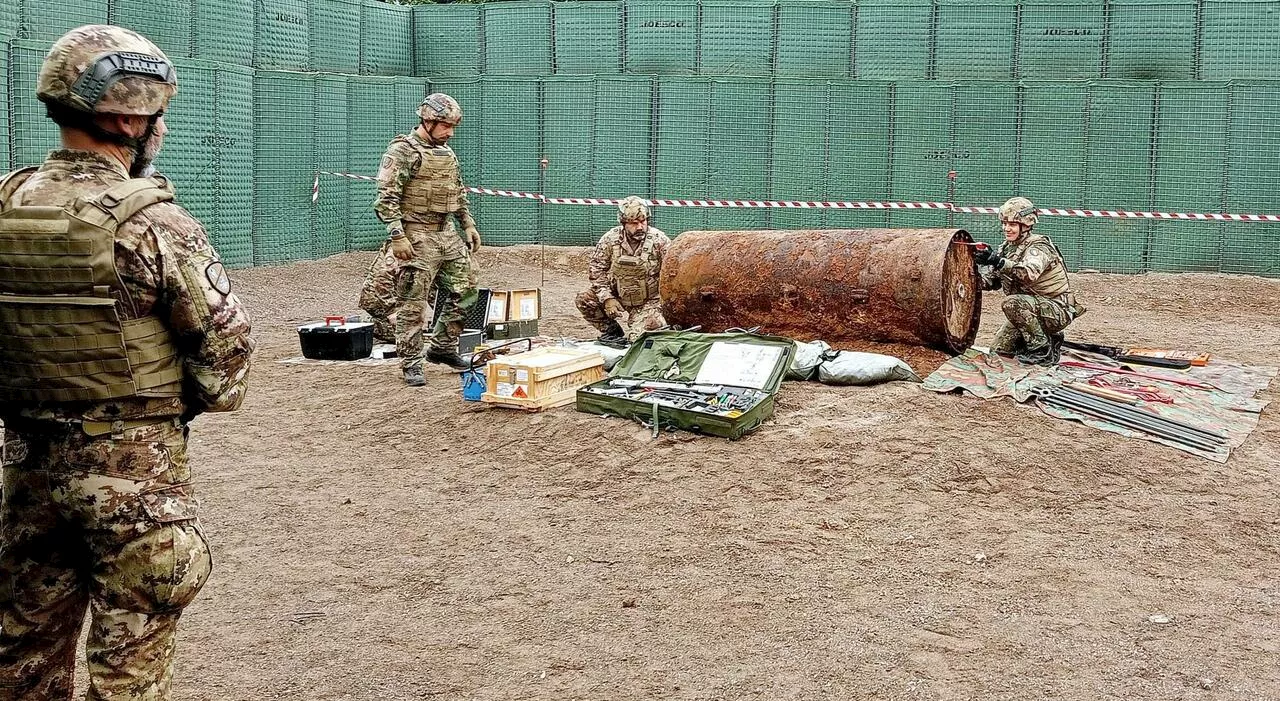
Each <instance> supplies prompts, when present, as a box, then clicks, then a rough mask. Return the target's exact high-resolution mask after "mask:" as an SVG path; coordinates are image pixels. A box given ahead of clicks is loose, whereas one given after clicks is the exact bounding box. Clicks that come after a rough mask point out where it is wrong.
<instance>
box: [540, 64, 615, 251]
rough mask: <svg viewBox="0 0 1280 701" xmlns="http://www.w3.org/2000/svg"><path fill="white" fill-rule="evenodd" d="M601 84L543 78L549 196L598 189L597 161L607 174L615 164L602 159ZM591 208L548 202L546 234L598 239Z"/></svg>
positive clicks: (555, 238)
mask: <svg viewBox="0 0 1280 701" xmlns="http://www.w3.org/2000/svg"><path fill="white" fill-rule="evenodd" d="M595 88H596V81H594V80H590V79H587V78H575V79H566V78H552V79H548V80H546V81H545V82H544V83H543V143H544V146H545V148H544V149H543V153H544V154H545V158H546V159H547V165H546V170H545V173H546V175H545V181H544V188H545V189H544V191H543V192H544V194H546V195H548V196H552V197H582V196H587V195H591V194H594V193H595V176H596V169H597V167H599V168H601V169H602V170H603V171H604V175H605V177H608V174H609V173H610V171H611V170H612V168H611V167H610V164H604V163H598V161H597V156H596V151H595V134H596V130H595V121H596V90H595ZM606 136H607V135H606ZM618 165H621V164H618ZM615 167H616V166H615ZM591 209H592V207H591V206H586V205H584V206H565V205H561V206H548V207H545V208H544V212H543V226H544V227H545V228H544V230H543V232H542V240H544V241H545V242H547V243H556V244H572V245H579V246H585V245H590V244H592V243H595V238H597V237H598V236H599V234H600V232H596V231H594V227H593V221H592V216H591Z"/></svg>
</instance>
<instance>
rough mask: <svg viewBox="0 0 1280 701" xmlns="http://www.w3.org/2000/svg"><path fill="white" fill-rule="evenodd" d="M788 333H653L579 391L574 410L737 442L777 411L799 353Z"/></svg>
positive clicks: (638, 341)
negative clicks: (780, 392)
mask: <svg viewBox="0 0 1280 701" xmlns="http://www.w3.org/2000/svg"><path fill="white" fill-rule="evenodd" d="M795 347H796V346H795V343H794V342H793V341H792V340H791V339H788V338H781V337H779V336H764V335H759V334H753V333H746V332H740V333H737V332H727V333H698V332H693V331H651V332H649V333H646V334H644V335H643V336H640V337H639V338H638V339H636V341H635V343H633V344H631V348H630V349H629V350H628V351H627V353H626V355H624V356H622V359H621V360H619V361H618V363H617V365H615V366H614V367H613V370H611V371H610V372H609V376H608V377H607V378H605V379H603V380H600V381H599V382H593V383H592V384H589V385H587V386H585V387H583V388H581V389H579V390H578V393H577V398H576V404H575V406H576V408H577V409H578V411H584V412H588V413H592V414H604V415H609V416H620V417H624V418H634V419H639V420H640V421H643V422H645V423H646V424H648V425H650V426H651V427H653V428H654V429H655V431H656V430H657V429H658V428H676V429H684V430H686V431H692V432H694V433H703V434H707V435H712V436H721V437H724V438H729V439H731V440H736V439H738V438H741V437H742V436H744V435H746V434H748V433H751V432H752V431H754V430H756V429H757V428H759V427H760V425H761V424H763V423H764V422H765V420H766V419H768V418H769V417H771V416H773V409H774V398H775V395H776V394H777V392H778V388H779V386H780V385H781V384H782V380H783V378H784V377H785V376H786V373H787V368H788V367H789V366H790V365H791V358H792V356H793V355H794V353H795Z"/></svg>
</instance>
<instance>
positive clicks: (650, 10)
mask: <svg viewBox="0 0 1280 701" xmlns="http://www.w3.org/2000/svg"><path fill="white" fill-rule="evenodd" d="M698 15H699V12H698V6H697V5H696V4H694V3H680V4H677V3H671V2H660V1H658V0H636V1H632V0H628V2H627V3H626V51H625V52H624V54H623V62H624V65H625V66H626V70H627V72H629V73H654V74H659V75H672V74H676V75H680V74H684V75H689V74H693V73H697V72H698V48H699V46H698V44H699V42H698Z"/></svg>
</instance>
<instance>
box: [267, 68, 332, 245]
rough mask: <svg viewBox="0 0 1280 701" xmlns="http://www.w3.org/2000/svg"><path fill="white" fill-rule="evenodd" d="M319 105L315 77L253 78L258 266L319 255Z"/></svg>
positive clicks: (270, 75)
mask: <svg viewBox="0 0 1280 701" xmlns="http://www.w3.org/2000/svg"><path fill="white" fill-rule="evenodd" d="M268 96H269V98H270V99H268ZM315 102H316V78H315V75H313V74H307V73H288V72H283V71H258V74H257V76H256V77H255V79H254V104H255V105H256V106H257V109H256V111H255V114H254V149H253V184H254V198H253V262H254V264H255V265H263V264H269V263H281V262H284V261H290V260H299V259H302V258H310V257H312V256H313V255H314V248H313V245H312V233H313V226H314V224H315V220H314V217H312V216H311V214H312V212H311V180H312V178H313V177H314V175H315V171H316V170H317V168H316V153H315V148H316V143H315V121H316V116H315V107H316V104H315Z"/></svg>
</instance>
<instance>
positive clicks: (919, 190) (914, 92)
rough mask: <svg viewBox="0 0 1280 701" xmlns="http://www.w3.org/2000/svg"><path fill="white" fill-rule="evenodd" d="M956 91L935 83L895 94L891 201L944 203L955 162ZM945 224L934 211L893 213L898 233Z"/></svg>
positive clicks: (941, 215) (906, 85) (905, 85)
mask: <svg viewBox="0 0 1280 701" xmlns="http://www.w3.org/2000/svg"><path fill="white" fill-rule="evenodd" d="M952 93H953V91H952V89H951V88H950V87H949V86H947V85H945V84H941V83H938V82H936V81H930V82H926V81H919V82H914V83H899V84H898V85H897V87H896V89H895V90H894V106H895V107H894V121H893V125H892V127H891V129H892V131H891V135H892V139H893V150H892V154H891V155H892V160H891V162H890V167H889V170H890V176H891V177H892V178H893V180H892V182H891V187H892V190H891V195H892V199H893V200H895V201H900V202H944V201H946V199H947V191H948V190H947V188H948V183H949V181H948V178H947V173H948V172H950V170H951V159H952V146H951V139H952V128H951V127H952V119H953V117H952V115H953V107H954V105H953V102H952V98H953V94H952ZM945 222H946V214H945V213H940V212H937V211H933V210H927V211H894V212H891V213H890V215H889V223H890V224H891V225H892V226H895V227H929V226H938V225H940V224H942V223H945Z"/></svg>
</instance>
